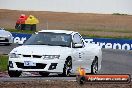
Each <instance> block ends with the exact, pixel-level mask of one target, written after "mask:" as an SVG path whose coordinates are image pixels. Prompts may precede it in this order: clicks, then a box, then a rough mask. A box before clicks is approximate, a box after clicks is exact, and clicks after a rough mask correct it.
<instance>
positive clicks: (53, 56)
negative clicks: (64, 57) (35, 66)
mask: <svg viewBox="0 0 132 88" xmlns="http://www.w3.org/2000/svg"><path fill="white" fill-rule="evenodd" d="M59 57H60V55H44V59H59Z"/></svg>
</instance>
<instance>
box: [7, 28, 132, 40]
mask: <svg viewBox="0 0 132 88" xmlns="http://www.w3.org/2000/svg"><path fill="white" fill-rule="evenodd" d="M6 30H7V31H10V32H16V33H26V34H33V33H35V32H36V31H30V30H23V31H22V30H17V29H6ZM80 30H81V31H79V30H78V32H84V31H85V32H108V33H109V32H112V33H113V34H114V33H118V34H120V33H125V35H127V33H132V30H129V31H125V30H118V29H116V30H114V29H113V30H112V29H111V30H110V29H109V30H105V29H80ZM81 34H82V35H83V36H86V37H90V38H114V39H132V36H131V35H130V36H121V35H120V36H119V35H116V36H112V35H107V36H106V35H97V34H87V33H81Z"/></svg>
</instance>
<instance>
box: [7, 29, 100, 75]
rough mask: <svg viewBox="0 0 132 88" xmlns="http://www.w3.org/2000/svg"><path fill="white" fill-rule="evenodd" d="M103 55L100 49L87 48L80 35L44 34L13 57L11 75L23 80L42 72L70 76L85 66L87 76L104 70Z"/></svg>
mask: <svg viewBox="0 0 132 88" xmlns="http://www.w3.org/2000/svg"><path fill="white" fill-rule="evenodd" d="M101 61H102V51H101V48H100V47H99V46H98V45H95V44H87V43H86V42H85V41H84V39H83V38H82V37H81V35H80V34H79V33H78V32H74V31H66V30H42V31H39V32H38V33H36V34H33V35H32V36H31V37H30V38H29V39H28V40H27V41H26V43H25V44H23V45H22V46H19V47H17V48H14V49H13V50H12V51H11V52H10V54H9V62H8V74H9V76H10V77H19V76H20V75H21V73H22V72H34V71H35V72H39V74H40V75H42V76H48V75H49V73H58V74H59V75H60V74H61V75H63V76H69V75H70V74H72V73H73V74H74V73H76V71H77V68H78V67H79V66H81V67H82V68H85V70H86V73H93V74H96V73H97V72H98V71H99V70H100V69H101Z"/></svg>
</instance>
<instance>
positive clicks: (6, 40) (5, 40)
mask: <svg viewBox="0 0 132 88" xmlns="http://www.w3.org/2000/svg"><path fill="white" fill-rule="evenodd" d="M1 38H3V37H0V42H9V40H8V39H6V38H5V39H4V40H1Z"/></svg>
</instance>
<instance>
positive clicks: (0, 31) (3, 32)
mask: <svg viewBox="0 0 132 88" xmlns="http://www.w3.org/2000/svg"><path fill="white" fill-rule="evenodd" d="M8 35H11V33H10V32H8V31H5V30H0V36H1V37H8Z"/></svg>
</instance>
